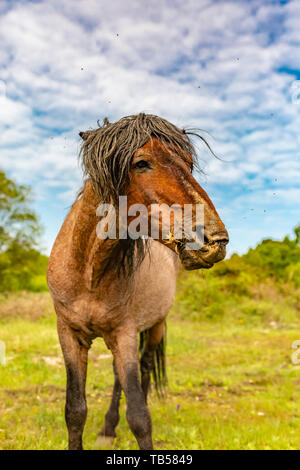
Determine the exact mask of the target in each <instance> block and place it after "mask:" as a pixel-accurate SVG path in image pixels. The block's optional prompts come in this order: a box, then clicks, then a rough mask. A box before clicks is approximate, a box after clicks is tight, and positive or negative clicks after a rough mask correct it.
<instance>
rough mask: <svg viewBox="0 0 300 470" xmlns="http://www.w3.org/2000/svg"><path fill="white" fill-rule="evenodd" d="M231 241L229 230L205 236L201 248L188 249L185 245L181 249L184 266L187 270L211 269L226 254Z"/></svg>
mask: <svg viewBox="0 0 300 470" xmlns="http://www.w3.org/2000/svg"><path fill="white" fill-rule="evenodd" d="M228 242H229V237H228V233H227V230H226V229H224V230H222V232H219V233H218V234H214V235H213V236H210V237H209V238H208V237H207V235H205V236H204V244H203V246H202V247H201V248H200V249H199V250H188V249H186V245H184V246H183V247H182V248H181V249H180V251H179V257H180V260H181V263H182V265H183V267H184V268H185V269H187V270H193V269H209V268H211V267H212V266H213V265H214V264H215V263H218V262H219V261H222V260H223V259H224V258H225V256H226V245H227V244H228Z"/></svg>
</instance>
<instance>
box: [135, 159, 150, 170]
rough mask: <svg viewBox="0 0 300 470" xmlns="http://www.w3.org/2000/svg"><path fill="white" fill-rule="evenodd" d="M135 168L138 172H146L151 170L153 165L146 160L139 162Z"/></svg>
mask: <svg viewBox="0 0 300 470" xmlns="http://www.w3.org/2000/svg"><path fill="white" fill-rule="evenodd" d="M134 168H137V169H138V170H144V169H145V168H151V164H150V163H149V162H147V161H146V160H139V161H138V162H136V164H135V165H134Z"/></svg>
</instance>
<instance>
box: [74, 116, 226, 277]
mask: <svg viewBox="0 0 300 470" xmlns="http://www.w3.org/2000/svg"><path fill="white" fill-rule="evenodd" d="M189 134H194V135H198V134H195V133H194V132H190V133H189V132H188V131H184V130H181V129H179V128H177V127H176V126H174V125H173V124H171V123H169V122H168V121H166V120H165V119H162V118H160V117H158V116H153V115H147V114H142V113H141V114H138V115H134V116H127V117H124V118H122V119H120V121H118V122H116V123H109V122H108V120H107V119H105V120H104V123H103V126H101V127H99V128H98V129H96V130H91V131H87V132H81V133H80V136H81V137H82V138H83V145H82V148H81V156H82V164H83V169H84V172H85V174H86V175H87V176H88V177H89V178H91V180H92V182H93V185H94V188H95V190H96V192H97V193H98V195H99V196H100V199H101V201H102V202H105V203H113V204H114V205H115V207H118V204H119V197H120V196H124V195H126V196H127V204H128V207H131V206H133V205H135V204H139V205H143V207H145V208H146V209H145V211H146V212H145V214H144V217H145V218H146V219H147V224H146V225H147V233H141V235H144V236H145V235H150V236H151V235H152V234H151V233H149V227H150V226H151V223H152V222H153V218H154V217H153V216H154V209H153V208H154V207H155V208H156V209H157V207H160V206H163V207H173V208H174V207H175V206H176V208H177V209H178V208H179V209H182V210H183V211H182V212H181V215H182V220H184V211H185V210H186V208H187V207H189V208H191V213H190V214H189V219H190V225H191V229H192V232H193V233H197V232H198V233H200V232H201V233H202V240H203V243H201V244H199V243H198V245H197V248H194V246H193V245H192V248H191V245H190V243H189V241H188V240H190V238H189V236H190V233H189V236H187V233H186V230H185V228H183V230H182V236H181V237H179V236H178V233H175V231H176V230H177V229H178V227H177V228H176V227H175V222H176V215H175V212H176V211H175V212H172V211H171V217H170V226H169V230H168V232H169V233H168V234H166V233H164V221H163V216H162V213H160V214H158V216H157V217H158V219H157V220H158V227H159V230H158V236H157V239H158V240H159V241H160V242H161V243H163V244H165V245H167V246H168V247H169V248H171V249H172V250H173V251H175V252H176V253H178V255H179V257H180V259H181V262H182V264H183V266H184V267H185V268H186V269H198V268H209V267H211V266H212V265H213V264H214V263H216V262H217V261H220V260H222V259H223V258H224V257H225V254H226V248H225V246H226V244H227V243H228V234H227V231H226V229H225V226H224V224H223V222H222V221H221V219H220V217H219V215H218V214H217V211H216V209H215V207H214V205H213V203H212V202H211V200H210V199H209V197H208V195H207V194H206V192H205V191H204V189H203V188H201V186H200V185H199V184H198V182H197V181H196V179H195V178H194V176H193V174H192V172H193V169H194V168H195V167H197V159H196V153H195V150H194V147H193V145H192V143H191V141H190V138H189ZM198 137H199V138H200V139H201V140H202V141H204V143H205V144H206V145H207V146H208V144H207V143H206V141H205V140H204V139H203V137H201V136H200V135H198ZM174 205H175V206H174ZM196 206H198V207H199V206H201V207H202V214H203V216H204V221H203V222H204V223H201V227H199V221H198V219H197V217H196V215H197V210H196ZM156 215H157V214H156ZM186 220H187V218H186ZM131 221H132V216H129V217H128V220H127V223H128V224H130V222H131ZM197 224H198V226H197ZM144 227H145V225H144ZM177 231H178V230H177ZM140 241H141V240H140ZM136 242H138V241H137V240H136ZM129 246H131V252H132V244H131V245H130V243H129V244H128V247H129Z"/></svg>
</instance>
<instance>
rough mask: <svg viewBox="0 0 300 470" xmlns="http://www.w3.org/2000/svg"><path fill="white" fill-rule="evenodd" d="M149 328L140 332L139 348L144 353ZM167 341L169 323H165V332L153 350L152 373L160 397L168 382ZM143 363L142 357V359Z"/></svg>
mask: <svg viewBox="0 0 300 470" xmlns="http://www.w3.org/2000/svg"><path fill="white" fill-rule="evenodd" d="M148 334H149V330H145V331H142V332H141V333H140V344H139V350H140V353H141V355H142V352H143V349H144V346H146V345H147V340H148ZM166 343H167V325H166V324H165V328H164V334H163V337H162V339H161V340H160V342H159V343H158V345H157V346H156V348H155V350H154V351H153V358H152V369H151V371H150V374H151V375H152V379H153V382H154V385H155V390H156V393H157V395H158V396H159V397H163V396H164V392H165V388H166V385H167V383H168V381H167V372H166ZM140 363H141V359H140Z"/></svg>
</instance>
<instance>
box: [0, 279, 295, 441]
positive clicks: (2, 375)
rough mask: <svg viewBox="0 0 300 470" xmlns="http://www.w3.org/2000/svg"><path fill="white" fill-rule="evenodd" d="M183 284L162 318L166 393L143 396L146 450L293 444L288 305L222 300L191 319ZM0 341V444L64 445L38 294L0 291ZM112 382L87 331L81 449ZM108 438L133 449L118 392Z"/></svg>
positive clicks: (60, 376)
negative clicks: (212, 312) (3, 354)
mask: <svg viewBox="0 0 300 470" xmlns="http://www.w3.org/2000/svg"><path fill="white" fill-rule="evenodd" d="M188 279H190V278H188ZM186 282H188V284H189V281H186V280H185V278H183V280H181V283H183V285H181V287H180V289H179V294H178V298H177V302H176V303H175V306H174V308H173V310H172V312H171V314H170V317H169V321H168V344H167V368H168V379H169V385H168V389H167V396H166V398H165V399H164V400H159V399H158V398H157V397H156V396H155V393H154V392H153V393H152V394H151V396H150V400H149V406H150V410H151V414H152V420H153V440H154V445H155V448H156V449H299V448H300V444H299V428H300V392H299V389H300V387H299V385H300V370H298V369H297V368H296V366H295V365H293V364H292V362H291V353H292V349H291V345H292V342H293V341H294V340H298V339H300V319H299V318H298V312H297V309H296V308H295V309H294V310H293V307H291V306H290V305H288V304H287V305H284V304H283V299H281V300H280V302H281V303H280V302H279V300H278V301H277V302H276V303H275V304H273V309H274V311H276V312H277V310H278V308H279V307H278V302H279V304H280V305H281V308H280V309H279V310H280V312H279V313H280V314H279V313H278V312H277V313H276V314H274V315H272V312H269V310H268V309H271V308H272V304H271V303H270V301H269V300H268V299H264V300H256V308H257V309H258V311H260V309H261V311H260V313H258V314H257V315H256V316H255V314H253V311H252V310H253V309H252V310H251V308H252V307H253V305H252V307H251V308H250V307H249V305H248V310H247V308H246V306H247V304H249V303H250V305H251V302H253V300H251V299H249V298H243V300H240V310H239V311H240V314H239V315H237V314H236V309H237V304H236V303H235V304H230V302H229V304H228V305H227V306H226V308H225V311H224V312H223V313H222V314H219V313H218V312H217V313H216V316H215V317H214V318H213V319H209V318H207V315H204V316H203V317H202V316H201V315H202V310H200V309H199V307H198V317H199V318H197V309H196V308H194V309H193V311H192V312H191V314H190V315H189V312H188V310H187V309H188V308H189V307H188V301H189V295H188V293H187V290H186V291H185V292H186V295H185V297H184V298H185V303H182V299H183V297H182V289H188V288H190V287H189V286H187V285H186ZM196 294H197V293H195V292H193V293H192V295H193V296H196ZM18 299H19V300H18ZM261 302H262V303H263V304H264V306H263V307H262V305H261ZM21 305H22V306H23V311H22V309H20V306H21ZM266 305H267V306H266ZM268 306H269V307H268ZM205 308H206V307H205ZM249 309H250V310H249ZM291 309H292V310H291ZM15 312H17V313H16V314H14V313H15ZM38 312H39V314H38ZM249 312H250V313H249ZM251 312H252V315H254V317H255V318H254V317H252V318H251ZM226 313H227V315H226ZM0 339H1V340H2V341H5V343H6V348H7V363H6V365H5V366H0V449H65V448H66V447H67V432H66V427H65V422H64V396H65V369H64V365H63V361H62V355H61V351H60V347H59V344H58V339H57V334H56V318H55V315H54V313H53V310H52V308H51V302H50V299H49V297H48V294H22V295H20V296H18V295H14V294H12V295H10V296H9V297H8V298H4V297H2V298H1V301H0ZM112 381H113V374H112V368H111V357H110V353H109V351H108V350H107V349H106V347H105V345H104V343H103V341H102V340H101V339H97V340H95V341H94V344H93V346H92V349H91V351H90V358H89V369H88V381H87V401H88V408H89V412H88V419H87V423H86V426H85V431H84V447H85V448H86V449H92V448H93V447H94V444H95V441H96V437H97V433H98V432H99V430H100V428H101V426H102V424H103V420H104V415H105V412H106V410H107V407H108V404H109V400H110V394H111V391H112ZM117 436H118V437H117V439H116V440H115V442H114V444H113V447H114V448H115V449H137V444H136V442H135V439H134V438H133V436H132V434H131V432H130V431H129V429H128V425H127V423H126V419H125V402H124V398H122V401H121V420H120V424H119V426H118V429H117Z"/></svg>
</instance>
